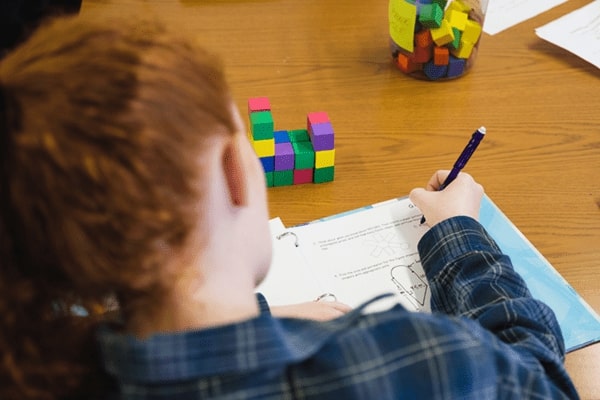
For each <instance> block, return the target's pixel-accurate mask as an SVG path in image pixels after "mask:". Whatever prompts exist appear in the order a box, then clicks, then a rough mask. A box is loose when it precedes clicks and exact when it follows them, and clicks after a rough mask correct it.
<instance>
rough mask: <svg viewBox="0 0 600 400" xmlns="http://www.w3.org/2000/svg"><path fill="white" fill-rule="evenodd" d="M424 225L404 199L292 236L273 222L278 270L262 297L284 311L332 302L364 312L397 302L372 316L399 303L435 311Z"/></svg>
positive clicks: (299, 230)
mask: <svg viewBox="0 0 600 400" xmlns="http://www.w3.org/2000/svg"><path fill="white" fill-rule="evenodd" d="M420 219H421V213H420V211H419V210H418V209H417V208H416V207H415V206H414V205H413V204H412V203H411V202H410V201H409V200H408V198H404V199H401V200H398V199H394V200H393V201H391V202H390V203H389V204H387V206H386V207H378V206H377V205H373V206H370V207H368V208H365V209H361V210H360V212H356V213H355V214H354V215H352V218H340V216H336V217H335V218H329V219H325V220H320V221H317V222H315V223H311V224H307V225H303V226H298V227H293V228H288V229H287V230H286V231H285V233H284V232H282V231H281V226H279V225H278V224H279V223H280V221H279V222H276V221H271V223H272V226H271V228H272V233H273V235H274V238H275V240H274V246H273V248H274V260H273V266H272V268H271V271H270V273H269V275H267V278H266V279H265V281H264V282H263V283H262V284H261V286H260V287H259V288H258V290H259V291H261V292H262V293H263V294H265V295H267V296H268V300H269V303H271V304H277V305H279V304H289V303H290V302H302V301H310V300H314V299H316V298H318V297H319V296H321V295H328V298H335V299H337V300H338V301H341V302H343V303H346V304H348V305H350V306H352V307H357V306H359V305H361V304H363V303H364V302H366V301H368V300H370V299H372V298H373V297H375V296H378V295H381V294H391V295H392V296H390V297H389V298H386V299H383V300H380V301H378V302H376V303H374V304H373V305H371V306H370V307H369V308H368V309H367V311H379V310H382V309H385V308H388V307H390V306H391V305H393V304H396V303H400V304H402V305H403V306H404V307H406V308H407V309H409V310H413V311H429V310H430V306H429V303H430V297H431V293H430V291H429V284H428V282H427V278H426V277H425V273H424V272H423V267H422V266H421V262H420V260H419V256H418V252H417V243H418V241H419V239H420V238H421V236H422V235H423V234H424V233H425V232H426V231H427V229H428V227H427V226H426V225H421V224H420ZM276 225H277V226H278V228H276V227H275V226H276ZM284 260H285V261H284ZM283 282H289V284H285V283H283Z"/></svg>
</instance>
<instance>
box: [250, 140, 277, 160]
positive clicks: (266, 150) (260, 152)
mask: <svg viewBox="0 0 600 400" xmlns="http://www.w3.org/2000/svg"><path fill="white" fill-rule="evenodd" d="M252 147H254V152H255V153H256V155H257V156H258V157H270V156H274V155H275V139H264V140H254V141H252Z"/></svg>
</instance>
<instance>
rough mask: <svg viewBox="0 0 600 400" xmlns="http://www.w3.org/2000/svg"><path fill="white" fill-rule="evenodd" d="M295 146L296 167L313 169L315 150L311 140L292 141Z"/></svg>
mask: <svg viewBox="0 0 600 400" xmlns="http://www.w3.org/2000/svg"><path fill="white" fill-rule="evenodd" d="M292 147H293V148H294V168H295V169H311V168H314V167H315V150H314V149H313V146H312V143H311V142H292Z"/></svg>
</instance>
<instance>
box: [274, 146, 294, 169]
mask: <svg viewBox="0 0 600 400" xmlns="http://www.w3.org/2000/svg"><path fill="white" fill-rule="evenodd" d="M287 169H294V148H293V147H292V144H291V143H290V142H285V143H275V171H284V170H287Z"/></svg>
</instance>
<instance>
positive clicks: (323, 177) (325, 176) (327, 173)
mask: <svg viewBox="0 0 600 400" xmlns="http://www.w3.org/2000/svg"><path fill="white" fill-rule="evenodd" d="M333 175H334V166H331V167H325V168H315V173H314V176H313V182H314V183H323V182H331V181H333Z"/></svg>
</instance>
